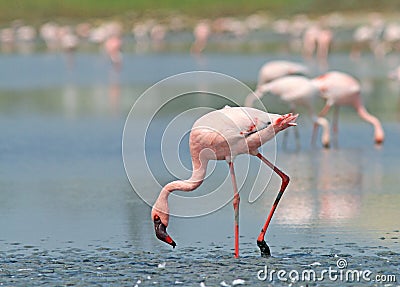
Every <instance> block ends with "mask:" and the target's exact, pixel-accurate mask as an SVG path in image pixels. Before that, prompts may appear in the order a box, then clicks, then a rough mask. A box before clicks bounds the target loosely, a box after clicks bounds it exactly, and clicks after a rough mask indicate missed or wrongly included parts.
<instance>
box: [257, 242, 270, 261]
mask: <svg viewBox="0 0 400 287" xmlns="http://www.w3.org/2000/svg"><path fill="white" fill-rule="evenodd" d="M257 246H258V247H259V248H260V251H261V257H270V256H271V251H270V250H269V247H268V245H267V243H265V240H262V241H258V240H257Z"/></svg>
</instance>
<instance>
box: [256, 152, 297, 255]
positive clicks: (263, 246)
mask: <svg viewBox="0 0 400 287" xmlns="http://www.w3.org/2000/svg"><path fill="white" fill-rule="evenodd" d="M257 157H258V158H259V159H260V160H261V161H262V162H264V163H265V164H266V165H268V166H269V167H270V168H271V169H272V170H273V171H274V172H275V173H276V174H278V175H279V176H280V178H281V179H282V184H281V188H280V190H279V193H278V196H277V197H276V199H275V201H274V204H273V205H272V208H271V210H270V212H269V214H268V217H267V220H266V222H265V224H264V226H263V228H262V229H261V233H260V235H259V236H258V238H257V245H258V247H259V248H260V250H261V256H263V257H268V256H271V252H270V250H269V247H268V245H267V244H266V243H265V240H264V238H265V233H266V232H267V229H268V226H269V223H270V222H271V219H272V216H273V215H274V212H275V210H276V208H277V206H278V203H279V200H280V199H281V197H282V195H283V192H284V191H285V189H286V187H287V185H288V184H289V180H290V179H289V176H287V175H286V174H285V173H283V172H282V171H281V170H280V169H279V168H277V167H276V166H275V165H274V164H273V163H271V162H270V161H269V160H267V159H266V158H265V157H263V156H262V154H260V153H258V154H257Z"/></svg>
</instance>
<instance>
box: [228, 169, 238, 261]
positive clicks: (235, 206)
mask: <svg viewBox="0 0 400 287" xmlns="http://www.w3.org/2000/svg"><path fill="white" fill-rule="evenodd" d="M229 172H230V174H231V179H232V186H233V209H234V211H235V223H234V225H235V226H234V229H235V258H238V257H239V202H240V196H239V192H238V188H237V184H236V176H235V170H234V168H233V162H229Z"/></svg>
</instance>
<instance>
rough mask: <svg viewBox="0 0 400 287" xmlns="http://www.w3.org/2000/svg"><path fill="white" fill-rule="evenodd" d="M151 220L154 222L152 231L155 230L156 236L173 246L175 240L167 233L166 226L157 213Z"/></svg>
mask: <svg viewBox="0 0 400 287" xmlns="http://www.w3.org/2000/svg"><path fill="white" fill-rule="evenodd" d="M153 222H154V231H155V232H156V236H157V238H158V239H160V240H161V241H164V242H165V243H168V244H169V245H171V246H172V247H173V248H175V246H176V243H175V241H173V240H172V238H171V236H169V235H168V233H167V226H166V225H165V224H164V223H162V221H161V218H160V217H159V216H158V215H154V217H153Z"/></svg>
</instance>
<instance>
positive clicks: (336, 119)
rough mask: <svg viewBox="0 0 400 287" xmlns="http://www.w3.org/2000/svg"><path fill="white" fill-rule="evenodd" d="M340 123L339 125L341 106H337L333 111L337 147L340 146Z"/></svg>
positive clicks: (334, 136) (334, 135)
mask: <svg viewBox="0 0 400 287" xmlns="http://www.w3.org/2000/svg"><path fill="white" fill-rule="evenodd" d="M338 123H339V106H335V108H334V110H333V140H334V144H335V146H336V147H337V145H338V131H339V128H338V127H339V125H338Z"/></svg>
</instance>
